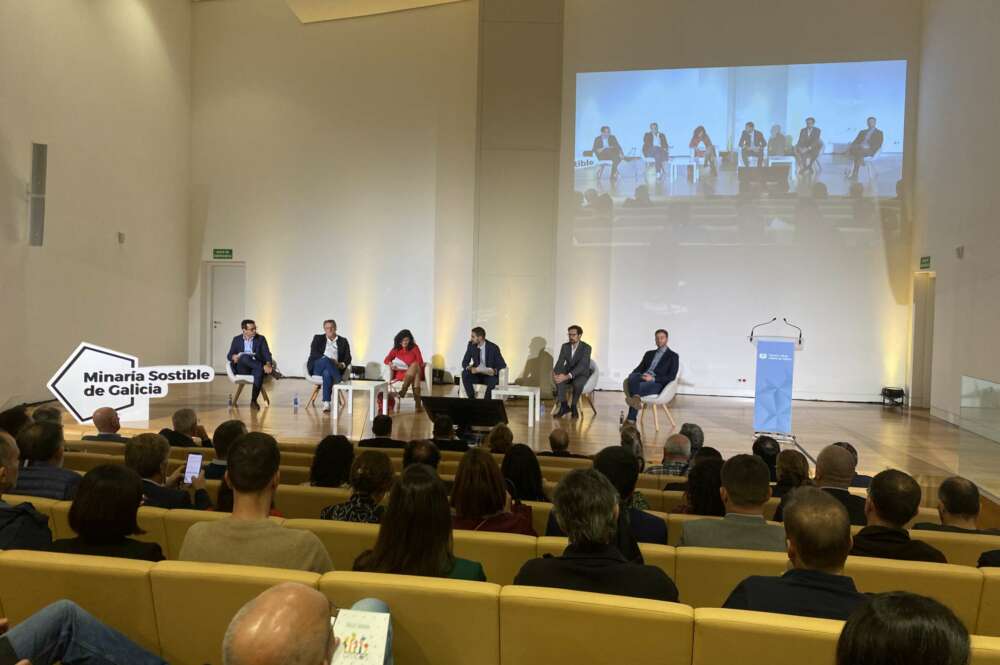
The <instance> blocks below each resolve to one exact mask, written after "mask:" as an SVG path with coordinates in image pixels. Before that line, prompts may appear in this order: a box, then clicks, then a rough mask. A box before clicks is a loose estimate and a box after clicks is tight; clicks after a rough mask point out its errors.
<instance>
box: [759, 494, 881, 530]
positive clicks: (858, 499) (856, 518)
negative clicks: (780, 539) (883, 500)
mask: <svg viewBox="0 0 1000 665" xmlns="http://www.w3.org/2000/svg"><path fill="white" fill-rule="evenodd" d="M822 489H823V491H824V492H826V493H827V494H829V495H830V496H832V497H833V498H835V499H836V500H837V501H840V502H841V503H842V504H844V508H847V516H848V517H849V518H850V520H851V525H853V526H864V525H866V524H868V518H867V517H866V516H865V497H863V496H857V495H856V494H851V493H850V492H848V491H847V490H843V489H839V488H836V487H824V488H822ZM791 495H792V493H791V492H789V493H787V494H785V495H784V496H783V497H781V503H779V504H778V508H777V510H775V511H774V521H775V522H782V521H784V515H785V505H786V504H787V503H788V497H790V496H791Z"/></svg>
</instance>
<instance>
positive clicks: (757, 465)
mask: <svg viewBox="0 0 1000 665" xmlns="http://www.w3.org/2000/svg"><path fill="white" fill-rule="evenodd" d="M720 495H721V497H722V503H723V504H725V506H726V515H725V517H723V518H722V519H721V520H717V519H705V520H695V521H693V522H685V523H684V529H683V531H682V532H681V541H680V544H681V545H689V546H692V547H724V548H731V549H739V550H763V551H768V552H784V551H785V530H784V529H783V528H781V527H780V526H779V525H777V524H768V523H767V522H766V521H764V505H765V504H766V503H767V500H768V499H770V498H771V484H770V479H769V474H768V469H767V464H765V463H764V460H762V459H761V458H760V457H758V456H756V455H736V456H735V457H731V458H729V459H728V460H726V462H725V464H723V465H722V489H721V490H720Z"/></svg>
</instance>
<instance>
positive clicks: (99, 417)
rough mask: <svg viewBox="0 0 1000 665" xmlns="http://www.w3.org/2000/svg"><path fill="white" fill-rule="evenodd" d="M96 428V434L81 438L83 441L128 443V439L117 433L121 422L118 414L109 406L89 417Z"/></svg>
mask: <svg viewBox="0 0 1000 665" xmlns="http://www.w3.org/2000/svg"><path fill="white" fill-rule="evenodd" d="M90 419H91V420H92V421H94V427H96V428H97V434H88V435H86V436H84V437H83V440H84V441H111V442H112V443H128V438H127V437H124V436H122V435H121V434H119V433H118V430H120V429H121V426H122V425H121V421H120V420H119V419H118V412H117V411H115V410H114V409H112V408H111V407H110V406H102V407H101V408H99V409H97V410H95V411H94V414H93V415H92V416H91V417H90Z"/></svg>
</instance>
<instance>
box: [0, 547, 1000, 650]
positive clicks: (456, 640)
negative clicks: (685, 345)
mask: <svg viewBox="0 0 1000 665" xmlns="http://www.w3.org/2000/svg"><path fill="white" fill-rule="evenodd" d="M0 576H2V577H3V579H17V580H18V581H19V582H20V583H19V584H16V585H15V584H7V585H4V586H3V587H2V588H0V604H2V607H3V610H4V612H5V613H6V615H7V616H8V617H9V618H10V619H11V621H12V622H14V623H16V622H18V621H21V620H23V619H24V618H26V617H27V616H30V615H31V614H32V613H34V612H36V611H38V610H39V609H41V608H42V607H44V606H45V605H47V604H49V603H51V602H54V601H56V600H59V599H62V598H68V599H70V600H73V601H75V602H77V603H78V604H80V605H81V606H83V607H84V608H86V609H87V610H88V611H90V612H91V613H93V614H94V615H95V616H97V617H98V618H99V619H101V620H102V621H104V622H106V623H108V624H109V625H112V626H114V627H116V628H117V629H119V630H121V631H122V632H123V633H125V634H126V635H127V636H129V637H130V638H132V639H133V640H135V641H136V642H138V643H139V644H141V645H143V646H144V647H146V648H147V649H149V650H151V651H154V652H157V653H159V654H160V655H161V656H162V657H163V658H164V659H165V660H167V661H169V662H171V663H174V664H175V665H202V664H203V663H207V664H211V665H215V664H217V663H220V662H221V648H220V646H221V643H222V638H223V636H224V634H225V630H226V627H227V625H228V623H229V621H230V619H231V618H232V616H233V615H234V614H235V613H236V611H237V610H238V609H239V608H240V607H241V606H242V605H243V604H244V603H246V602H247V601H248V600H250V599H251V598H253V597H254V596H256V595H257V594H258V593H260V592H261V591H263V590H264V589H266V588H268V587H270V586H273V585H275V584H280V583H283V582H298V583H301V584H305V585H307V586H311V587H314V588H317V589H319V590H320V591H321V592H322V593H323V594H325V595H326V596H327V597H328V598H329V599H330V600H331V601H332V602H333V603H334V604H335V605H336V606H338V607H348V606H350V605H351V604H352V603H354V602H355V601H357V600H359V599H361V598H363V597H372V596H374V597H378V598H381V599H382V600H384V601H386V602H387V603H388V604H389V607H390V608H391V611H392V621H393V631H394V640H395V642H394V649H393V651H394V653H395V657H396V661H397V662H402V663H407V665H459V664H462V665H465V664H467V663H476V665H549V664H551V663H554V662H580V663H584V662H587V663H634V664H636V665H654V664H657V665H688V664H690V665H718V664H719V663H728V662H740V663H741V665H786V664H787V665H799V663H801V661H802V657H803V654H809V657H810V658H811V659H813V660H814V662H817V663H824V664H826V663H830V664H832V663H833V654H834V650H835V645H836V641H837V638H838V636H839V634H840V630H841V627H842V623H841V622H839V621H829V620H824V619H807V618H802V617H792V616H784V615H777V614H762V613H757V612H742V611H738V610H723V609H713V608H699V609H693V608H691V607H690V606H688V605H683V604H678V603H664V602H658V601H651V600H644V599H634V598H624V597H619V596H608V595H602V594H593V593H584V592H576V591H565V590H561V589H542V588H536V587H518V586H505V587H501V586H500V585H497V584H491V583H481V582H468V581H461V580H445V579H434V578H420V577H410V576H403V575H383V574H376V573H355V572H340V571H338V572H332V573H328V574H326V575H323V576H320V575H316V574H313V573H303V572H298V571H288V570H280V569H272V568H258V567H253V566H232V565H221V564H202V563H189V562H179V561H165V562H161V563H157V564H152V563H148V562H140V561H122V560H118V559H108V558H104V557H87V556H76V555H66V554H55V553H37V552H22V551H10V552H3V553H0ZM997 582H998V585H1000V578H998V579H997ZM602 636H603V637H602ZM972 646H973V658H972V661H971V662H972V665H998V664H1000V638H997V637H986V636H981V635H975V636H973V638H972Z"/></svg>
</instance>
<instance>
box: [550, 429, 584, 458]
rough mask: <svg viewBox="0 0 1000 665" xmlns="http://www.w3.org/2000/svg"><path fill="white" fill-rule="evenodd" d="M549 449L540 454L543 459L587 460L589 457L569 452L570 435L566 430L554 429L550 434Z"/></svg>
mask: <svg viewBox="0 0 1000 665" xmlns="http://www.w3.org/2000/svg"><path fill="white" fill-rule="evenodd" d="M549 448H551V450H543V451H542V452H540V453H538V455H539V456H543V457H577V458H580V459H587V455H578V454H576V453H571V452H570V451H569V434H568V433H567V432H566V430H564V429H554V430H552V431H551V432H549Z"/></svg>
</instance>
